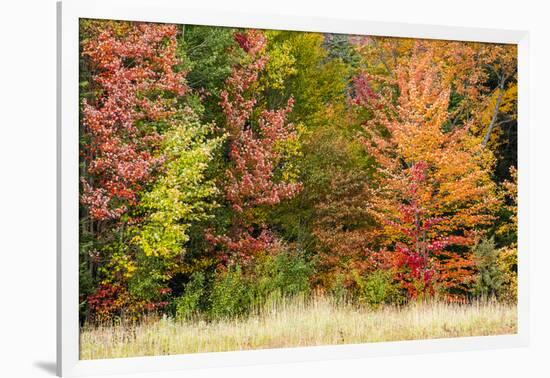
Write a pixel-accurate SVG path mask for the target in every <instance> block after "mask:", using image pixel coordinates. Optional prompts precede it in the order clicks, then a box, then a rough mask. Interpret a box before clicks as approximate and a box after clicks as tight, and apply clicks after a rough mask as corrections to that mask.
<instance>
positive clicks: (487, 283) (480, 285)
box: [474, 238, 504, 298]
mask: <svg viewBox="0 0 550 378" xmlns="http://www.w3.org/2000/svg"><path fill="white" fill-rule="evenodd" d="M474 261H475V264H476V268H477V276H476V280H475V283H474V294H475V295H477V296H480V297H482V298H490V297H496V296H497V295H499V294H500V292H501V289H502V287H503V283H504V277H503V273H502V271H501V269H500V266H499V251H498V250H497V249H496V247H495V241H494V239H493V238H490V239H484V240H481V241H480V242H479V243H478V244H477V245H476V246H475V247H474Z"/></svg>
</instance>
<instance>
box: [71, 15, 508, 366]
mask: <svg viewBox="0 0 550 378" xmlns="http://www.w3.org/2000/svg"><path fill="white" fill-rule="evenodd" d="M80 104H81V107H80V126H79V127H80V272H79V277H80V322H81V358H87V359H88V358H109V357H128V356H137V355H160V354H177V353H193V352H207V351H225V350H242V349H254V348H272V347H289V346H311V345H324V344H337V343H357V342H359V343H361V342H371V341H372V342H374V341H392V340H405V339H422V338H431V337H458V336H473V335H491V334H504V333H515V332H516V327H517V319H516V318H517V314H516V301H517V170H516V167H517V117H516V114H517V48H516V46H515V45H499V44H485V43H477V42H460V41H441V40H415V39H404V38H387V37H375V36H348V35H339V34H322V33H306V32H291V31H274V30H252V29H239V28H222V27H210V26H193V25H170V24H154V23H137V22H123V21H109V20H90V19H82V20H81V21H80ZM418 319H420V320H418Z"/></svg>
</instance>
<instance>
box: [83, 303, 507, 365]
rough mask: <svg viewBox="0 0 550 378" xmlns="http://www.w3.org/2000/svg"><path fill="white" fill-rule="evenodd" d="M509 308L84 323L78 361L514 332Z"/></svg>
mask: <svg viewBox="0 0 550 378" xmlns="http://www.w3.org/2000/svg"><path fill="white" fill-rule="evenodd" d="M516 332H517V309H516V306H515V305H507V304H500V303H474V304H467V305H460V304H444V303H416V304H412V305H408V306H404V307H401V308H397V307H383V308H379V309H377V310H369V309H366V308H358V307H356V306H350V305H335V304H334V303H332V302H331V301H329V300H326V299H322V298H321V299H317V300H314V301H312V302H310V303H308V304H305V303H303V302H296V301H294V302H291V303H285V304H279V305H277V306H272V307H271V308H266V309H264V311H262V313H261V314H258V315H255V316H250V317H248V318H243V319H233V320H220V321H214V322H206V321H203V320H196V321H176V320H174V319H171V318H162V319H156V320H149V321H145V322H142V323H141V324H137V325H130V324H121V325H115V326H94V327H91V326H85V327H83V328H82V329H81V335H80V346H81V348H80V358H81V359H99V358H119V357H134V356H158V355H168V354H184V353H200V352H222V351H235V350H247V349H263V348H283V347H301V346H314V345H330V344H354V343H369V342H381V341H399V340H417V339H430V338H448V337H463V336H485V335H502V334H514V333H516Z"/></svg>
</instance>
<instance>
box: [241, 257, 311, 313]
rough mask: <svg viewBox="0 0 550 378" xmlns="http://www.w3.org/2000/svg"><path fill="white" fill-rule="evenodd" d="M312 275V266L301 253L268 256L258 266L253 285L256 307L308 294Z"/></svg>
mask: <svg viewBox="0 0 550 378" xmlns="http://www.w3.org/2000/svg"><path fill="white" fill-rule="evenodd" d="M312 273H313V268H312V264H310V263H309V262H307V261H306V260H305V258H304V257H303V255H301V254H300V253H299V252H297V253H292V252H288V251H283V252H280V253H278V254H277V255H275V256H266V257H265V258H264V259H263V260H262V261H260V262H259V263H258V264H257V265H256V268H255V276H256V277H255V279H254V280H253V284H251V289H252V292H253V295H254V305H255V306H257V307H261V306H262V305H264V304H265V303H267V302H269V301H276V300H279V299H282V298H290V297H294V296H297V295H306V294H308V293H309V291H310V286H309V280H310V277H311V275H312Z"/></svg>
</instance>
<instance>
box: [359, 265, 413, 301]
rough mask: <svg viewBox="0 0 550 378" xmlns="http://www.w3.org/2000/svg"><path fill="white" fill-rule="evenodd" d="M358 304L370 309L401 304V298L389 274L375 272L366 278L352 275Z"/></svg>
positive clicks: (381, 271)
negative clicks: (389, 304) (390, 304)
mask: <svg viewBox="0 0 550 378" xmlns="http://www.w3.org/2000/svg"><path fill="white" fill-rule="evenodd" d="M354 279H355V283H356V284H357V287H358V296H359V302H360V303H361V304H365V305H367V306H369V307H372V308H377V307H379V306H380V305H383V304H388V303H395V304H398V303H401V301H402V300H401V296H400V293H399V290H398V288H397V286H396V285H395V284H394V282H393V279H392V276H391V272H388V271H383V270H375V271H374V272H372V273H370V274H368V275H367V276H366V277H364V276H361V275H359V274H358V273H355V274H354Z"/></svg>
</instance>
